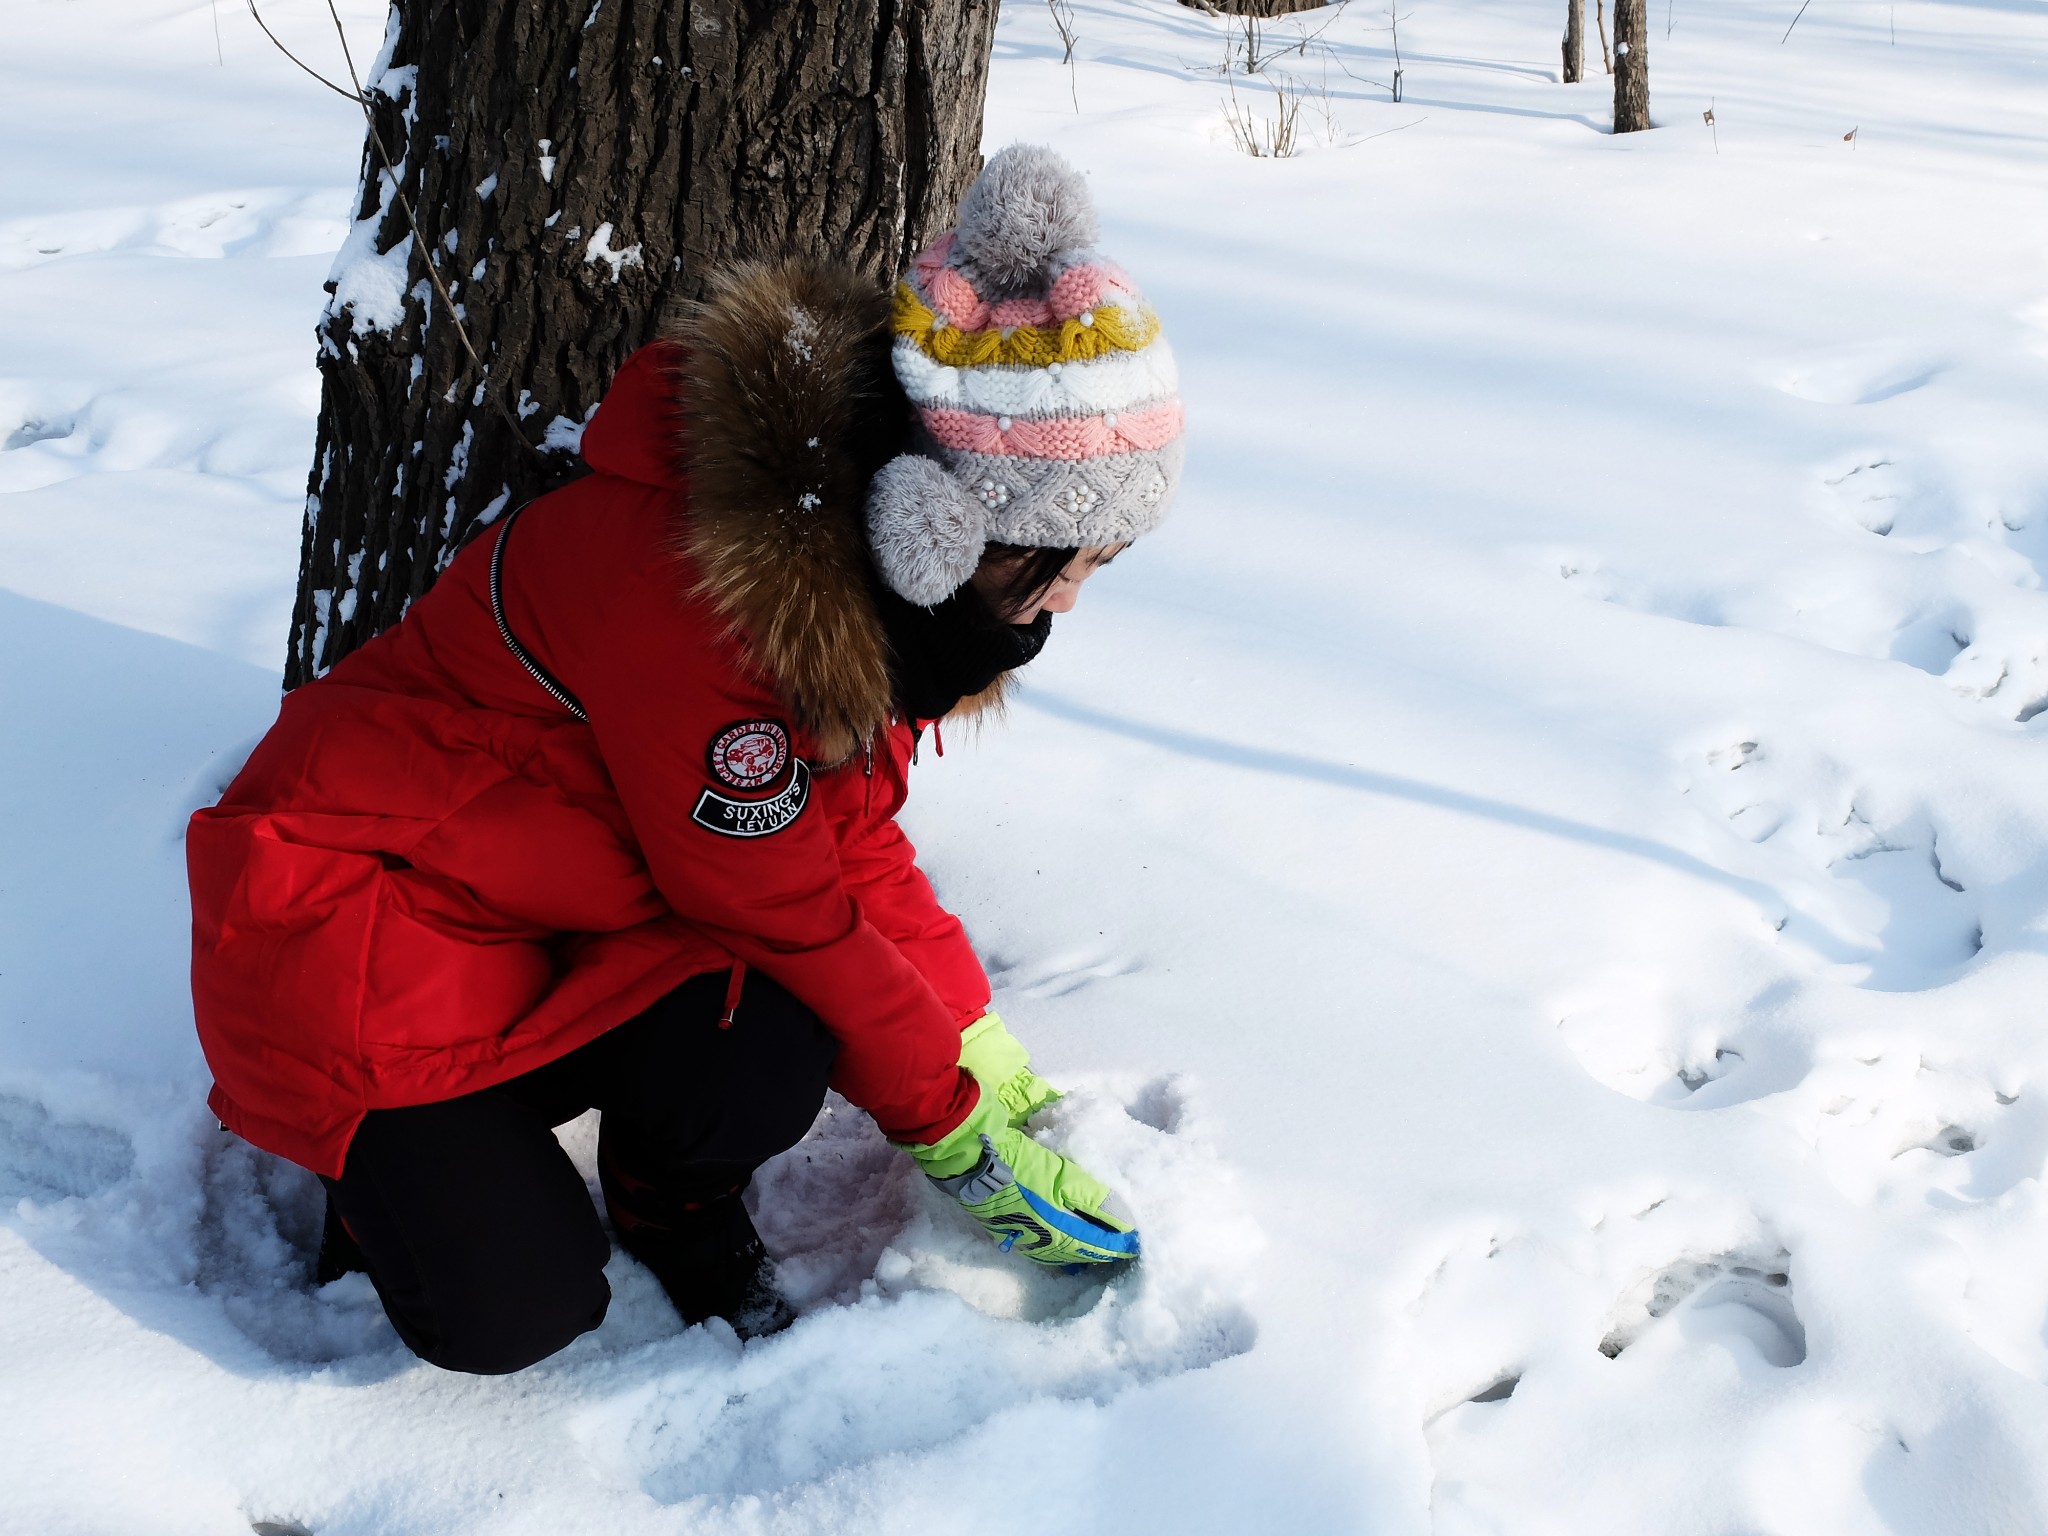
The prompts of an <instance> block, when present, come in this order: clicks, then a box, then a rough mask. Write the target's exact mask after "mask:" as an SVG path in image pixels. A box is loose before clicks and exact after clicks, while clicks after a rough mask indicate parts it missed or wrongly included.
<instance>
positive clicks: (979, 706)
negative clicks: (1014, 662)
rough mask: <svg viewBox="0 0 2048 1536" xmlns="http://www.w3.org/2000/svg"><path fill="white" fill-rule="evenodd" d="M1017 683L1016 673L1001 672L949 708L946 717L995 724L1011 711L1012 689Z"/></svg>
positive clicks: (965, 722)
mask: <svg viewBox="0 0 2048 1536" xmlns="http://www.w3.org/2000/svg"><path fill="white" fill-rule="evenodd" d="M1016 684H1017V674H1016V673H1014V672H1004V673H1001V674H999V675H998V676H997V678H996V680H995V681H994V682H992V683H990V684H989V685H988V686H987V687H986V688H984V689H982V690H981V692H979V693H973V694H969V695H968V696H967V697H966V698H964V699H962V700H961V701H960V702H959V703H958V704H955V705H954V706H953V707H952V708H951V709H949V710H947V711H946V718H947V719H948V720H957V721H960V722H962V723H964V724H968V725H974V726H983V725H994V724H995V723H996V722H997V721H999V720H1001V719H1002V718H1003V717H1004V716H1005V715H1007V714H1008V713H1009V712H1010V690H1011V689H1012V688H1014V687H1015V686H1016Z"/></svg>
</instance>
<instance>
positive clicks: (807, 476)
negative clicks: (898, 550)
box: [665, 262, 907, 766]
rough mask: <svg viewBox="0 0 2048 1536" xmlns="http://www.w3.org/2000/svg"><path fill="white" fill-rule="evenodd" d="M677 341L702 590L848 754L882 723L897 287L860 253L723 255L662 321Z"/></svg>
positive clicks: (807, 723) (900, 421) (688, 540)
mask: <svg viewBox="0 0 2048 1536" xmlns="http://www.w3.org/2000/svg"><path fill="white" fill-rule="evenodd" d="M665 339H667V340H670V341H675V342H679V343H681V345H682V349H683V350H682V354H681V358H680V368H681V374H682V376H681V378H680V379H679V380H678V385H679V387H680V390H681V394H682V401H681V406H682V420H683V431H684V444H683V451H684V460H685V466H686V469H687V473H688V476H689V484H690V495H689V503H688V507H689V510H688V513H687V516H686V517H685V519H684V520H683V521H682V523H681V524H680V526H679V527H678V529H677V534H676V539H677V544H678V546H679V547H680V549H681V550H682V551H683V552H684V553H685V554H687V556H688V558H689V560H690V563H691V564H692V565H693V566H694V567H695V569H696V572H697V588H696V590H697V592H698V593H699V594H700V595H702V596H703V597H705V598H707V599H708V600H709V601H710V602H711V603H712V604H713V606H714V607H715V608H716V609H717V611H718V612H719V613H720V614H721V615H722V616H723V617H725V618H726V619H727V620H728V621H729V622H730V623H731V624H732V625H733V627H734V628H735V629H736V630H737V631H738V632H739V633H740V635H741V636H742V637H743V638H744V640H745V642H746V647H747V650H748V651H749V653H750V654H751V655H752V657H753V659H754V661H755V663H756V664H757V665H758V666H759V667H760V668H761V670H762V672H763V674H764V675H765V677H766V678H767V680H768V681H769V683H770V684H771V685H772V686H773V687H774V688H775V689H776V691H777V692H778V693H780V694H781V696H782V698H783V701H784V703H785V704H786V705H787V706H788V707H789V710H790V712H791V714H792V716H793V717H794V719H795V721H796V724H797V725H798V726H799V727H800V728H801V729H803V730H804V731H806V732H807V733H808V734H809V735H810V736H811V737H812V739H813V740H814V742H815V743H816V746H817V751H818V754H819V756H820V758H821V759H822V762H821V766H826V765H830V764H833V763H838V762H843V761H845V760H846V759H847V758H849V757H851V756H852V755H853V754H854V753H855V752H857V751H859V750H860V748H861V747H862V745H864V744H865V743H867V742H868V741H870V740H872V739H873V737H874V736H875V734H876V733H877V732H878V731H879V730H881V729H882V727H883V726H884V725H885V724H886V723H887V721H888V717H889V712H890V707H891V702H892V692H893V691H892V688H891V685H890V681H889V665H888V643H887V641H886V640H885V639H884V637H883V634H882V624H881V619H880V617H879V616H878V615H877V613H876V611H875V603H874V598H873V597H872V595H871V589H870V585H869V583H870V581H871V580H872V576H871V570H872V566H871V563H870V556H869V554H868V547H867V533H866V528H865V501H866V496H867V485H868V481H869V480H870V479H871V478H872V477H873V474H874V471H875V469H876V468H877V467H878V466H879V465H880V464H881V463H882V461H883V460H884V459H886V458H887V457H888V456H889V454H890V453H891V452H893V451H894V449H895V447H896V445H897V444H898V443H900V442H901V441H902V437H903V429H904V424H905V413H906V411H907V405H906V403H905V402H904V400H903V397H902V393H901V391H900V390H899V389H898V387H897V385H896V382H895V378H894V375H893V373H892V372H891V370H890V366H889V341H890V330H889V294H888V290H887V289H885V288H884V287H882V286H881V285H879V284H878V283H875V282H873V281H871V280H869V279H867V278H863V277H860V276H859V275H857V274H855V273H854V272H852V271H850V270H845V269H834V268H830V267H819V266H812V265H809V264H803V263H794V262H791V263H785V264H781V265H776V266H766V265H746V266H740V267H735V268H732V269H729V270H728V271H727V272H725V273H724V274H722V275H721V276H720V277H719V278H718V279H717V280H716V281H715V283H714V287H713V292H712V295H711V297H710V298H709V299H707V300H706V301H705V302H704V303H702V304H700V305H698V306H696V307H695V308H693V309H692V310H691V311H689V312H688V313H687V314H686V315H684V317H683V318H682V320H681V321H680V322H679V323H678V324H676V325H674V326H672V327H670V328H669V329H668V331H667V333H666V336H665Z"/></svg>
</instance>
